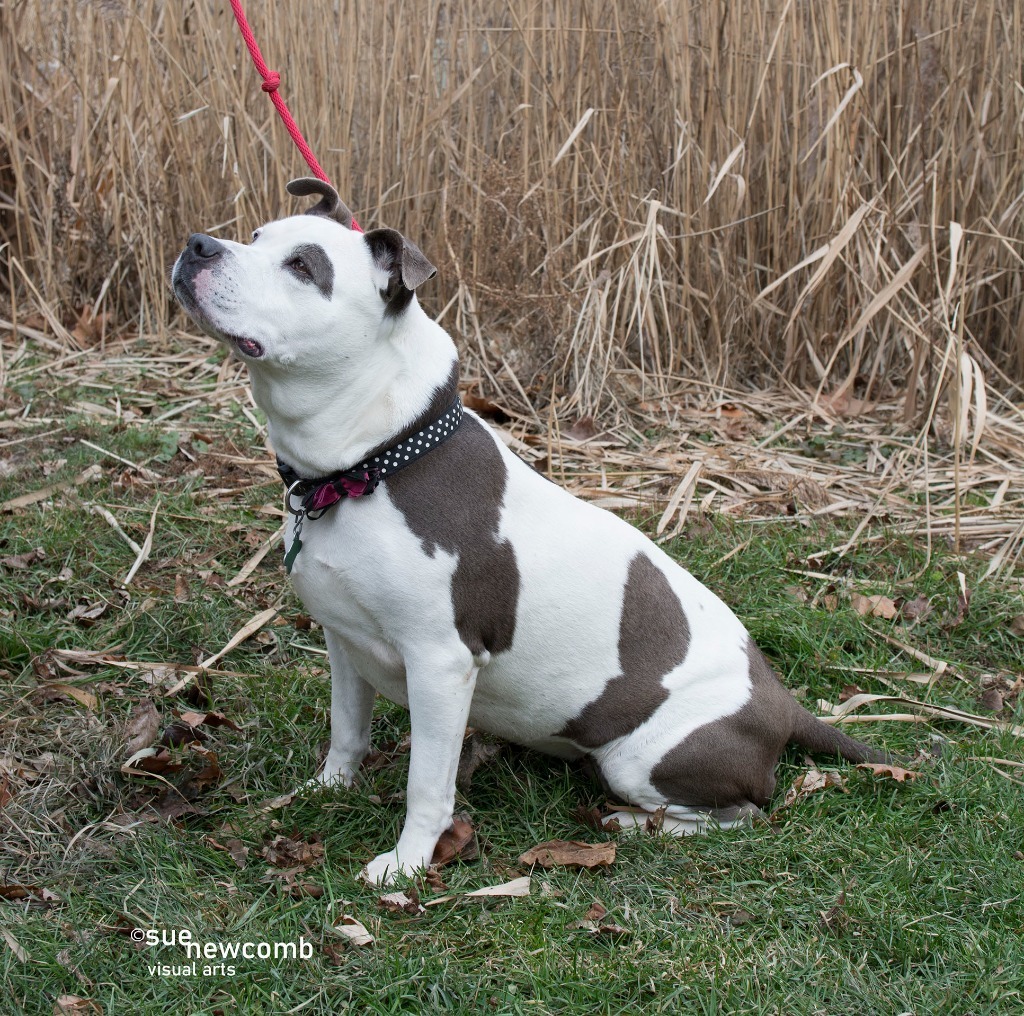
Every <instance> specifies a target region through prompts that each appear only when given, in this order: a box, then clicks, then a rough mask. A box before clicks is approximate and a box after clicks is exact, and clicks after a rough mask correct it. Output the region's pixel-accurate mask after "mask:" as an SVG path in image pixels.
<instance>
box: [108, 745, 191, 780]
mask: <svg viewBox="0 0 1024 1016" xmlns="http://www.w3.org/2000/svg"><path fill="white" fill-rule="evenodd" d="M183 768H184V764H183V763H182V762H180V761H178V760H177V759H174V758H172V757H171V753H170V752H169V751H168V750H167V749H166V748H154V747H149V748H140V749H139V750H138V751H137V752H135V753H134V754H133V755H130V756H129V757H128V758H127V759H126V760H125V761H124V763H122V765H121V772H122V773H124V774H125V775H126V776H153V775H156V776H161V775H163V774H164V773H176V772H179V771H180V770H181V769H183Z"/></svg>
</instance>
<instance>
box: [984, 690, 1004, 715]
mask: <svg viewBox="0 0 1024 1016" xmlns="http://www.w3.org/2000/svg"><path fill="white" fill-rule="evenodd" d="M980 702H981V708H982V709H987V710H988V711H989V712H990V713H1000V712H1002V710H1003V704H1004V703H1003V695H1002V692H1000V691H999V689H998V688H987V689H985V691H983V692H982V693H981V700H980Z"/></svg>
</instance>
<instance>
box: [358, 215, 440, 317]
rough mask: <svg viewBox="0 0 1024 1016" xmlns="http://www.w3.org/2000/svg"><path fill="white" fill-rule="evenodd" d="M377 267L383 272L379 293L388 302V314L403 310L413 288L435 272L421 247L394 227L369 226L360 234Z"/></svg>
mask: <svg viewBox="0 0 1024 1016" xmlns="http://www.w3.org/2000/svg"><path fill="white" fill-rule="evenodd" d="M363 239H364V240H365V241H366V243H367V245H368V246H369V248H370V254H371V255H372V256H373V260H374V263H375V265H376V266H377V268H378V269H379V270H380V271H381V272H382V273H384V274H385V275H386V276H387V283H386V285H382V286H381V287H380V295H381V297H382V298H383V300H384V302H385V303H386V304H387V305H388V310H387V312H388V314H397V313H398V312H399V311H402V310H405V308H406V307H407V306H408V304H409V301H410V300H411V299H412V294H413V290H415V289H416V287H417V286H420V285H422V284H423V283H424V282H426V281H427V280H428V279H432V278H433V277H434V276H435V275H437V269H436V268H435V267H434V266H433V265H432V264H431V263H430V262H429V261H428V260H427V259H426V257H424V254H423V251H421V250H420V249H419V247H417V246H416V244H414V243H413V242H412V241H411V240H407V239H406V238H405V237H404V236H402V234H401V233H399V232H398V230H396V229H371V230H370V232H369V233H364V234H363Z"/></svg>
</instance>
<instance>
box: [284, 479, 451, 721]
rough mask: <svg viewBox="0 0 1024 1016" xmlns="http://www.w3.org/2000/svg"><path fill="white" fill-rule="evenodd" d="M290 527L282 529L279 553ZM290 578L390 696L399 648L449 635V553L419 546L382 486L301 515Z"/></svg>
mask: <svg viewBox="0 0 1024 1016" xmlns="http://www.w3.org/2000/svg"><path fill="white" fill-rule="evenodd" d="M293 539H294V533H293V527H292V526H288V527H286V530H285V552H286V554H287V552H288V551H289V550H290V549H291V546H292V542H293ZM301 539H302V548H301V550H300V551H299V552H298V554H297V555H296V557H295V560H294V564H293V567H292V573H291V579H292V582H293V583H294V586H295V591H296V592H297V593H298V595H299V598H300V599H301V600H302V602H303V604H304V605H305V606H306V609H307V610H308V611H309V613H310V615H311V616H312V617H314V618H315V619H316V620H317V621H318V622H320V624H321V625H323V626H324V627H325V628H328V629H330V630H331V631H333V632H335V633H336V634H337V635H338V636H339V637H340V638H341V639H342V640H343V641H344V643H345V645H346V649H347V650H348V651H349V653H350V655H352V656H353V657H354V658H356V660H357V662H358V664H359V667H358V669H359V671H360V673H361V674H362V675H363V677H364V678H365V679H366V680H369V681H370V682H371V683H373V684H374V685H375V686H376V687H377V688H378V690H379V691H380V692H381V693H382V694H384V695H386V696H387V697H388V698H392V699H395V700H397V701H403V700H404V698H405V694H404V681H405V664H404V655H405V653H404V649H405V648H406V647H407V646H408V645H410V644H411V643H414V642H415V641H416V640H417V639H419V640H423V639H425V638H437V637H444V638H450V637H451V633H452V632H453V631H454V621H453V618H452V607H451V600H450V597H449V596H447V595H444V594H443V592H442V595H438V593H439V591H446V590H448V589H449V587H450V586H451V578H452V574H453V572H454V570H455V564H456V562H455V559H454V558H453V556H452V555H450V554H446V553H444V552H443V551H440V550H439V551H436V552H435V553H434V554H432V555H428V554H426V553H425V552H424V549H423V546H422V544H421V541H420V540H419V539H418V538H417V537H416V536H415V535H414V534H413V533H412V531H411V530H410V529H409V527H408V525H407V524H406V522H405V519H404V518H403V516H402V514H401V513H400V512H398V511H397V510H396V509H395V508H394V506H393V505H392V504H391V502H390V500H389V498H388V496H387V493H386V491H385V490H384V489H383V488H380V489H378V491H377V492H375V493H374V494H373V495H371V496H368V497H363V498H359V499H356V500H346V501H342V502H341V503H339V504H337V505H335V506H334V507H333V508H332V509H331V510H330V511H328V512H327V513H326V514H325V515H323V516H322V517H321V518H319V519H316V520H314V521H307V522H306V523H305V524H304V526H303V529H302V537H301Z"/></svg>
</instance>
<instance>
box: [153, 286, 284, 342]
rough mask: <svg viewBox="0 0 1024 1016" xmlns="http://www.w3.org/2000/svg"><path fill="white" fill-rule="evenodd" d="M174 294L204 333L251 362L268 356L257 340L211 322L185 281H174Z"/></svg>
mask: <svg viewBox="0 0 1024 1016" xmlns="http://www.w3.org/2000/svg"><path fill="white" fill-rule="evenodd" d="M173 286H174V293H175V295H176V296H177V297H178V300H179V301H180V302H181V304H182V306H183V307H184V308H185V311H186V312H187V313H188V315H189V317H191V318H192V320H193V321H195V323H196V324H197V325H199V326H200V327H201V328H202V329H203V331H205V332H208V333H209V334H210V335H212V336H213V337H214V338H215V339H219V340H220V341H221V342H226V343H227V344H228V345H229V346H234V348H235V349H237V350H238V352H239V353H241V354H242V356H243V357H245V358H246V359H249V360H259V359H261V358H262V357H263V356H264V355H266V349H265V348H264V347H263V343H262V342H258V341H257V340H256V339H250V338H249V337H248V336H246V335H235V334H233V333H232V332H226V331H224V330H223V329H222V328H218V327H217V325H215V324H214V323H213V322H212V321H211V320H210V316H209V315H208V314H207V313H206V310H205V309H204V307H203V305H202V304H201V303H200V302H199V300H198V299H196V295H195V293H193V292H192V289H191V288H190V287H189V286H188V285H187V284H185V282H184V280H182V279H180V278H175V279H174V280H173Z"/></svg>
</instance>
